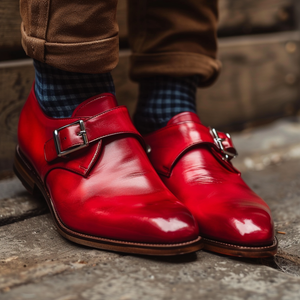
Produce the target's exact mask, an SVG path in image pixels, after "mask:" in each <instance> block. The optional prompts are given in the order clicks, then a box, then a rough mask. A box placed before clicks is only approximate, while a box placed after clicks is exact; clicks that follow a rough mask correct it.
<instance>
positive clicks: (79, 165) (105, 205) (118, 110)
mask: <svg viewBox="0 0 300 300" xmlns="http://www.w3.org/2000/svg"><path fill="white" fill-rule="evenodd" d="M18 138H19V146H17V151H16V158H15V163H14V169H15V172H16V174H17V176H18V177H19V178H20V179H21V181H22V182H23V184H24V185H25V187H27V189H28V190H29V191H31V192H35V191H36V189H37V188H38V189H39V190H40V191H41V192H42V194H43V196H44V197H45V199H46V200H47V203H48V206H49V208H50V210H51V213H52V215H53V217H54V220H55V223H56V226H57V228H58V231H59V232H60V233H61V234H62V235H63V236H64V237H66V238H67V239H69V240H71V241H74V242H76V243H79V244H83V245H87V246H91V247H95V248H100V249H106V250H113V251H120V252H127V253H139V254H147V255H175V254H183V253H188V252H193V251H197V250H199V249H200V248H201V247H202V243H201V239H200V237H198V233H199V232H198V227H197V224H196V222H195V220H194V218H193V216H192V215H191V213H190V212H189V211H188V210H187V209H186V208H185V206H184V205H183V204H182V203H181V202H179V201H178V200H177V199H176V198H175V197H174V195H173V194H172V193H171V192H169V190H168V189H167V188H166V187H165V186H164V184H163V183H162V182H161V180H160V179H159V176H158V175H157V173H156V172H155V170H154V169H153V167H152V165H151V163H150V162H149V159H148V157H147V154H146V152H145V150H144V149H143V147H142V145H144V141H143V139H142V138H141V136H140V135H139V133H138V132H137V131H136V129H135V127H134V126H133V124H132V123H131V120H130V117H129V115H128V112H127V109H126V107H124V106H117V104H116V100H115V98H114V96H113V95H111V94H102V95H99V96H96V97H92V98H90V99H88V100H86V101H85V102H83V103H82V104H80V105H79V106H78V107H77V109H76V110H75V111H74V113H73V115H72V117H71V118H64V119H53V118H49V117H47V116H46V115H45V114H44V113H43V112H42V110H41V109H40V107H39V105H38V102H37V100H36V97H35V94H34V90H33V89H32V91H31V93H30V95H29V98H28V100H27V102H26V104H25V106H24V108H23V110H22V112H21V116H20V120H19V129H18Z"/></svg>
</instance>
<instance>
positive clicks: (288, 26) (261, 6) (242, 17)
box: [219, 0, 297, 36]
mask: <svg viewBox="0 0 300 300" xmlns="http://www.w3.org/2000/svg"><path fill="white" fill-rule="evenodd" d="M296 2H297V0H244V1H236V0H219V12H220V14H219V35H220V36H231V35H243V34H249V33H251V34H252V33H260V32H262V33H264V32H275V31H283V30H293V29H294V28H295V26H296V25H295V20H296V18H295V15H294V6H295V3H296Z"/></svg>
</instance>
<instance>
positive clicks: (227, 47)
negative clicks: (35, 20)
mask: <svg viewBox="0 0 300 300" xmlns="http://www.w3.org/2000/svg"><path fill="white" fill-rule="evenodd" d="M299 47H300V44H299V34H298V33H293V32H292V33H282V34H269V35H265V36H264V35H263V36H253V37H251V38H232V39H227V38H226V39H220V59H221V61H222V62H223V70H222V73H221V75H220V78H219V79H218V81H217V83H216V84H215V85H214V86H212V87H210V88H206V89H199V90H198V95H197V105H198V113H199V115H200V117H201V119H202V121H203V123H204V124H206V125H210V126H213V127H218V128H220V129H224V128H225V129H226V128H234V127H236V128H242V127H243V126H251V124H252V123H253V122H257V121H260V120H264V119H265V118H268V117H270V118H271V117H279V116H283V115H288V114H295V113H296V112H297V110H298V109H299V99H300V96H299V77H300V74H299V67H298V66H299V61H300V59H299V55H300V52H299ZM129 55H130V53H129V52H128V51H121V53H120V63H119V65H118V67H117V68H116V69H115V70H114V71H113V77H114V81H115V84H116V91H117V98H118V101H119V103H120V104H124V105H127V106H128V108H129V111H130V113H131V114H132V113H133V112H134V108H135V105H136V99H137V93H138V89H137V84H135V83H133V82H131V81H130V80H129V78H128V75H127V74H128V69H129ZM33 78H34V70H33V67H32V63H31V61H30V60H25V61H17V62H16V63H1V64H0V90H1V94H0V125H1V127H0V134H1V140H0V173H1V172H5V171H6V170H11V165H12V159H13V151H14V147H15V144H16V142H17V138H16V132H17V121H18V115H19V113H20V109H21V107H22V105H23V103H24V101H25V100H26V97H27V95H28V92H29V90H30V87H31V84H32V81H33Z"/></svg>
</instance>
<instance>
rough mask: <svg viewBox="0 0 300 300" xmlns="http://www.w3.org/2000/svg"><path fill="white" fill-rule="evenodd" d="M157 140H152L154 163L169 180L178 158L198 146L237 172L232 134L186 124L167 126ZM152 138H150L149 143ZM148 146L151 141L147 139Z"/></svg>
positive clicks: (158, 133)
mask: <svg viewBox="0 0 300 300" xmlns="http://www.w3.org/2000/svg"><path fill="white" fill-rule="evenodd" d="M155 136H156V137H157V138H156V139H151V143H150V146H151V149H152V150H151V153H150V154H149V156H150V160H151V162H152V164H153V166H154V168H155V169H156V171H157V172H158V173H160V174H163V175H166V176H169V175H170V173H171V170H172V168H173V166H174V164H175V163H176V161H177V160H178V158H179V157H180V156H181V155H182V154H183V153H185V152H186V151H188V149H190V148H191V147H194V146H196V145H203V146H207V147H209V148H210V149H212V151H213V152H214V153H215V154H216V155H217V156H218V157H219V158H220V160H222V161H223V162H224V164H226V165H229V168H230V169H232V170H234V171H236V170H235V169H234V168H233V167H232V165H231V163H230V160H231V159H232V158H234V157H235V156H237V151H236V150H235V148H234V146H233V143H232V140H231V138H230V136H229V134H225V133H223V132H219V131H216V130H215V129H212V128H208V127H206V126H204V125H202V124H200V123H196V122H193V121H191V122H183V123H180V124H176V125H171V126H167V127H165V128H164V129H161V130H158V131H157V132H155ZM150 138H151V135H149V140H150ZM145 139H146V142H147V137H145Z"/></svg>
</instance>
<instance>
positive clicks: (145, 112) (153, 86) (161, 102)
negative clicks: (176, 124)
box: [134, 75, 199, 134]
mask: <svg viewBox="0 0 300 300" xmlns="http://www.w3.org/2000/svg"><path fill="white" fill-rule="evenodd" d="M198 82H199V76H198V75H194V76H188V77H180V78H175V77H169V76H157V77H152V78H148V79H145V80H143V81H140V84H139V99H138V105H137V108H136V112H135V114H134V123H135V126H136V128H137V129H138V130H139V131H140V133H142V134H147V133H150V132H153V131H155V130H158V129H160V128H162V127H164V126H166V125H167V123H168V121H169V120H170V119H171V118H172V117H174V116H175V115H177V114H179V113H181V112H185V111H189V112H194V113H196V101H195V98H196V90H197V86H198Z"/></svg>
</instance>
